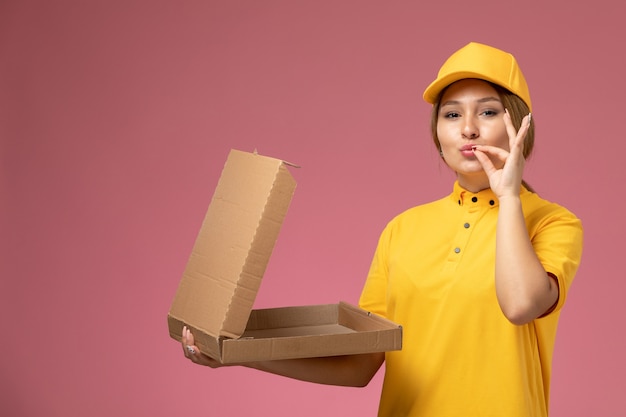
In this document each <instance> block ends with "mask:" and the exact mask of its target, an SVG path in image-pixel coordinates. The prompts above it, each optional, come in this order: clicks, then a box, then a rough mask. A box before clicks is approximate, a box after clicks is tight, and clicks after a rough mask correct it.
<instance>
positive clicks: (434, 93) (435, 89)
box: [423, 71, 498, 104]
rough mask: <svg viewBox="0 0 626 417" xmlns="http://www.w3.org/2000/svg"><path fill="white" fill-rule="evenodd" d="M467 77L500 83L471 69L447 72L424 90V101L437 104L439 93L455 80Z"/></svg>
mask: <svg viewBox="0 0 626 417" xmlns="http://www.w3.org/2000/svg"><path fill="white" fill-rule="evenodd" d="M466 78H475V79H478V80H484V81H489V82H491V83H495V84H498V83H497V82H496V81H494V80H491V79H489V78H488V77H485V76H484V75H483V74H479V73H477V72H471V71H461V72H453V73H451V74H447V75H446V76H444V77H442V78H438V79H436V80H435V81H433V82H432V83H431V84H430V85H429V86H428V87H426V90H424V95H423V98H424V101H426V102H427V103H430V104H435V101H436V100H437V97H439V94H440V93H441V92H442V91H443V90H444V89H445V88H446V87H447V86H449V85H450V84H452V83H454V82H457V81H460V80H464V79H466Z"/></svg>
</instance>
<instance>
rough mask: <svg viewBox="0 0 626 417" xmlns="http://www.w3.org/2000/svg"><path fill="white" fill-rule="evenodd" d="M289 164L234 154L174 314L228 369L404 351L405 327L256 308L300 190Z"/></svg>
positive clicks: (343, 314) (174, 327)
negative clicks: (238, 365) (263, 362)
mask: <svg viewBox="0 0 626 417" xmlns="http://www.w3.org/2000/svg"><path fill="white" fill-rule="evenodd" d="M287 165H289V164H287V163H286V162H284V161H282V160H279V159H275V158H269V157H265V156H261V155H258V154H256V153H246V152H241V151H237V150H232V151H231V152H230V154H229V156H228V159H227V161H226V164H225V165H224V169H223V171H222V175H221V177H220V180H219V182H218V184H217V188H216V190H215V193H214V195H213V199H212V200H211V203H210V205H209V208H208V210H207V214H206V216H205V219H204V221H203V223H202V226H201V228H200V232H199V234H198V237H197V239H196V242H195V244H194V247H193V249H192V253H191V256H190V257H189V260H188V262H187V266H186V268H185V271H184V272H183V277H182V279H181V281H180V284H179V286H178V289H177V291H176V294H175V296H174V300H173V302H172V305H171V307H170V311H169V314H168V327H169V333H170V336H171V337H172V338H174V339H176V340H178V341H180V340H181V337H182V336H181V335H182V328H183V326H185V325H186V326H187V327H189V328H190V329H191V330H192V332H193V334H194V337H195V341H196V345H197V346H198V348H199V349H200V351H201V352H203V353H204V354H206V355H209V356H211V357H213V358H215V359H217V360H219V361H220V362H222V363H243V362H250V361H261V360H273V359H289V358H304V357H321V356H336V355H347V354H357V353H368V352H383V351H389V350H398V349H401V344H402V330H401V328H400V326H398V325H397V324H395V323H392V322H390V321H388V320H386V319H383V318H381V317H378V316H375V315H372V314H370V313H368V312H366V311H364V310H362V309H360V308H358V307H355V306H351V305H349V304H347V303H344V302H341V303H339V304H330V305H317V306H301V307H282V308H272V309H262V310H252V306H253V304H254V300H255V298H256V294H257V292H258V290H259V286H260V284H261V279H262V278H263V274H264V272H265V268H266V266H267V264H268V262H269V259H270V256H271V253H272V250H273V249H274V245H275V243H276V240H277V238H278V234H279V232H280V227H281V225H282V221H283V219H284V217H285V215H286V213H287V209H288V208H289V204H290V203H291V198H292V196H293V192H294V190H295V187H296V182H295V180H294V179H293V177H292V175H291V173H290V172H289V169H288V168H287Z"/></svg>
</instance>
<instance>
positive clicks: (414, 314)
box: [183, 43, 582, 417]
mask: <svg viewBox="0 0 626 417" xmlns="http://www.w3.org/2000/svg"><path fill="white" fill-rule="evenodd" d="M424 99H425V100H426V101H427V102H429V103H431V104H433V112H432V134H433V139H434V142H435V145H436V147H437V149H438V150H439V152H440V155H441V158H442V159H443V161H445V163H446V164H447V165H448V166H449V167H450V168H451V169H452V170H453V171H454V172H455V173H456V176H457V180H456V182H455V183H454V186H453V191H452V193H451V194H450V195H448V196H446V197H444V198H442V199H440V200H437V201H434V202H431V203H428V204H424V205H421V206H418V207H414V208H412V209H409V210H407V211H405V212H404V213H401V214H400V215H398V216H397V217H396V218H394V219H393V220H392V221H391V222H389V224H388V225H387V227H386V228H385V230H384V231H383V233H382V235H381V237H380V240H379V243H378V247H377V249H376V253H375V255H374V259H373V262H372V265H371V268H370V272H369V275H368V277H367V280H366V283H365V287H364V289H363V293H362V295H361V299H360V303H359V304H360V306H361V307H362V308H364V309H365V310H368V311H371V312H374V313H377V314H379V315H382V316H384V317H387V318H388V319H390V320H392V321H394V322H396V323H399V324H401V325H402V326H403V349H402V350H401V351H396V352H388V353H386V354H382V353H380V354H367V355H353V356H343V357H334V358H313V359H297V360H288V361H273V362H266V363H252V364H245V365H246V366H250V367H253V368H256V369H260V370H264V371H268V372H272V373H276V374H280V375H284V376H289V377H292V378H298V379H303V380H306V381H312V382H318V383H324V384H335V385H351V386H362V385H365V384H367V383H368V382H369V380H370V379H371V378H372V376H373V375H374V374H375V373H376V372H377V371H378V369H379V368H380V366H381V365H382V364H383V362H384V363H385V379H384V384H383V391H382V396H381V403H380V409H379V416H419V417H422V416H437V417H440V416H464V417H468V416H480V417H485V416H498V417H500V416H507V417H516V416H519V417H522V416H524V417H530V416H533V417H534V416H537V417H540V416H547V415H548V399H549V386H550V372H551V360H552V352H553V348H554V341H555V336H556V328H557V322H558V318H559V314H560V310H561V308H562V306H563V304H564V302H565V299H566V296H567V290H568V289H569V287H570V284H571V283H572V280H573V278H574V275H575V273H576V270H577V268H578V265H579V263H580V258H581V253H582V226H581V223H580V221H579V220H578V219H577V218H576V217H575V216H574V215H573V214H572V213H570V212H569V211H568V210H566V209H565V208H563V207H561V206H558V205H556V204H553V203H550V202H548V201H546V200H543V199H541V198H540V197H539V196H538V195H537V194H535V193H534V192H532V191H531V190H529V187H528V186H527V185H526V184H525V183H524V182H523V180H522V174H523V169H524V162H525V159H526V158H527V157H528V155H529V154H530V153H531V151H532V148H533V143H534V127H533V122H532V119H531V115H530V110H531V107H532V105H531V101H530V95H529V91H528V87H527V85H526V81H525V79H524V76H523V74H522V72H521V70H520V68H519V66H518V64H517V62H516V60H515V58H514V57H513V56H512V55H510V54H508V53H506V52H504V51H501V50H498V49H496V48H492V47H490V46H487V45H482V44H478V43H470V44H468V45H466V46H465V47H463V48H461V49H460V50H458V51H457V52H455V53H454V54H453V55H452V56H451V57H450V58H448V60H447V61H446V62H445V63H444V65H443V66H442V67H441V69H440V71H439V74H438V76H437V79H436V80H435V81H434V82H433V83H432V84H431V85H429V86H428V88H427V89H426V91H425V92H424ZM183 348H184V349H183V350H184V352H185V355H186V356H187V357H188V358H190V359H191V360H192V361H194V362H196V363H200V364H204V365H209V366H212V367H217V366H220V365H219V364H218V363H217V362H215V361H213V360H212V359H210V358H208V357H206V356H204V355H202V354H201V353H200V352H199V351H198V350H197V348H196V347H195V346H194V342H193V336H192V335H191V334H190V332H189V331H187V330H186V329H185V330H184V332H183Z"/></svg>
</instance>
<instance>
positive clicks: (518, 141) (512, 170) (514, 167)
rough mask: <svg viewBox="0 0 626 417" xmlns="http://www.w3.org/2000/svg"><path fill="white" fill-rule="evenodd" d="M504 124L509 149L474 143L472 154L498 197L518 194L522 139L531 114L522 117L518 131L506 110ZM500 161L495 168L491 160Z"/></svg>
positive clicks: (522, 163)
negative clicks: (498, 166)
mask: <svg viewBox="0 0 626 417" xmlns="http://www.w3.org/2000/svg"><path fill="white" fill-rule="evenodd" d="M503 119H504V124H505V127H506V132H507V135H508V136H509V151H507V150H506V149H502V148H498V147H496V146H489V145H476V146H475V147H474V154H475V155H476V159H477V160H478V162H480V164H481V165H482V167H483V169H484V170H485V173H486V174H487V177H488V178H489V186H490V187H491V189H492V190H493V192H494V193H495V194H496V196H498V198H501V197H505V196H515V197H517V196H519V193H520V186H521V183H522V174H523V171H524V163H525V162H526V161H525V158H524V155H523V150H524V139H525V138H526V133H527V132H528V128H529V126H530V120H531V115H530V114H528V115H527V116H526V117H524V119H522V125H521V127H520V129H519V131H516V130H515V126H513V122H512V121H511V116H510V115H509V112H508V111H505V113H504V117H503ZM492 159H493V160H494V161H500V162H501V163H500V164H498V165H501V167H500V168H497V167H496V166H495V165H494V162H493V161H492Z"/></svg>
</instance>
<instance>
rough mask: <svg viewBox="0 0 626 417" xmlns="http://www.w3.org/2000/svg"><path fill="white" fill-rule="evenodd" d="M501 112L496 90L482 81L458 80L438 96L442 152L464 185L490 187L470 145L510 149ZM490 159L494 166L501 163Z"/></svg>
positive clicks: (438, 127)
mask: <svg viewBox="0 0 626 417" xmlns="http://www.w3.org/2000/svg"><path fill="white" fill-rule="evenodd" d="M503 116H504V106H503V104H502V101H501V100H500V97H499V96H498V93H497V92H496V90H495V89H494V88H493V87H492V86H491V85H490V84H489V83H487V82H485V81H481V80H475V79H465V80H460V81H457V82H455V83H453V84H452V85H450V86H449V87H448V89H447V90H446V91H445V92H444V94H443V96H442V97H441V105H440V107H439V114H438V116H437V136H438V138H439V143H440V144H441V151H442V153H443V155H442V156H443V159H444V160H445V162H446V164H447V165H448V166H449V167H450V168H452V169H453V170H454V171H455V172H456V173H457V178H458V180H459V184H460V185H461V186H462V187H464V188H465V189H468V190H472V191H477V190H482V189H484V188H488V187H489V181H488V179H487V175H486V174H485V172H484V171H483V168H482V166H481V165H480V163H479V162H478V160H477V159H476V156H475V155H474V152H473V151H472V146H473V145H491V146H497V147H499V148H503V149H506V150H509V138H508V135H507V132H506V128H505V125H504V120H503ZM493 162H494V164H495V165H496V167H499V166H501V165H502V164H501V163H500V162H499V161H493Z"/></svg>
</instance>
